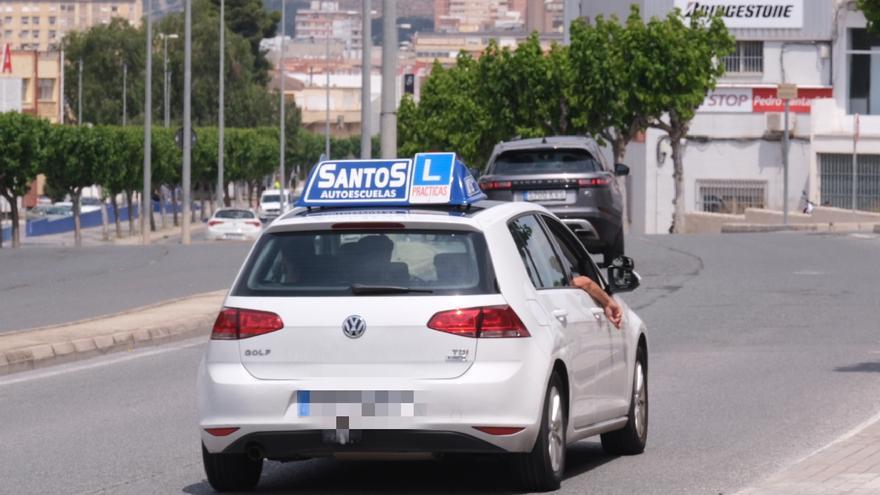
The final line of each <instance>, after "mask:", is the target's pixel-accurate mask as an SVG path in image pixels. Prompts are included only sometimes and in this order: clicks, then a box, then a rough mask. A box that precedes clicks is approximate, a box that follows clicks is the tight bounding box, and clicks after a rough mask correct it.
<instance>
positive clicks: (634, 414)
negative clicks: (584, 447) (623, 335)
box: [601, 347, 648, 455]
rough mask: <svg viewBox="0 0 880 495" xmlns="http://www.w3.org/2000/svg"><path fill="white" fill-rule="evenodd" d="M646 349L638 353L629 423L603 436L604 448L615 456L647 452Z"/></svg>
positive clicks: (641, 348) (640, 349) (641, 349)
mask: <svg viewBox="0 0 880 495" xmlns="http://www.w3.org/2000/svg"><path fill="white" fill-rule="evenodd" d="M647 357H648V356H647V351H645V348H644V347H639V350H638V351H637V352H636V369H635V375H634V376H633V388H632V399H631V400H630V404H629V414H628V418H629V421H627V422H626V426H624V427H623V428H622V429H620V430H617V431H612V432H608V433H603V434H602V436H601V437H602V448H603V449H604V450H605V452H608V453H609V454H614V455H635V454H641V453H642V452H644V451H645V443H646V442H647V441H648V366H647V363H648V359H647Z"/></svg>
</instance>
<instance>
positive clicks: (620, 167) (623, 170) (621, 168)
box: [614, 163, 629, 177]
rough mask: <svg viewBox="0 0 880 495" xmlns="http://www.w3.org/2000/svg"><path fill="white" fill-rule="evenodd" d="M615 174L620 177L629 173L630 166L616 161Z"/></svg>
mask: <svg viewBox="0 0 880 495" xmlns="http://www.w3.org/2000/svg"><path fill="white" fill-rule="evenodd" d="M614 175H616V176H618V177H620V176H625V175H629V167H627V166H626V165H624V164H622V163H615V164H614Z"/></svg>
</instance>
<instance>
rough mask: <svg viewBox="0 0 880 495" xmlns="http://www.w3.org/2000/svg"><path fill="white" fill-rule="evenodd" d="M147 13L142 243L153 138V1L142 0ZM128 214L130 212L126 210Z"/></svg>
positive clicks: (148, 204)
mask: <svg viewBox="0 0 880 495" xmlns="http://www.w3.org/2000/svg"><path fill="white" fill-rule="evenodd" d="M144 12H146V15H147V74H146V75H147V82H146V87H145V88H144V191H143V193H142V194H141V204H142V206H141V236H142V241H143V243H144V244H149V243H150V220H149V218H150V217H151V216H152V215H153V207H152V206H153V201H152V200H153V194H152V192H151V190H152V184H150V180H151V179H152V178H153V172H152V159H153V157H152V156H151V153H152V138H153V2H152V0H144ZM128 213H129V215H130V214H131V212H128Z"/></svg>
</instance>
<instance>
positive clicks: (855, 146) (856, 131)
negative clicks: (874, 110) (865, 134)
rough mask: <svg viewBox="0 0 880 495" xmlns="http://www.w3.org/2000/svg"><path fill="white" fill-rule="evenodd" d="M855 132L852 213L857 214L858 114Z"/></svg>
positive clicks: (857, 115)
mask: <svg viewBox="0 0 880 495" xmlns="http://www.w3.org/2000/svg"><path fill="white" fill-rule="evenodd" d="M855 119H856V120H855V124H856V125H855V127H856V128H855V132H854V133H853V159H852V212H853V213H855V212H856V207H858V204H856V199H857V198H856V196H857V193H858V186H859V155H858V145H859V131H860V130H861V129H859V114H856V117H855Z"/></svg>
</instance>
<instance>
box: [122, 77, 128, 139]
mask: <svg viewBox="0 0 880 495" xmlns="http://www.w3.org/2000/svg"><path fill="white" fill-rule="evenodd" d="M127 124H128V64H127V63H125V62H122V126H123V127H125V126H126V125H127Z"/></svg>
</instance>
